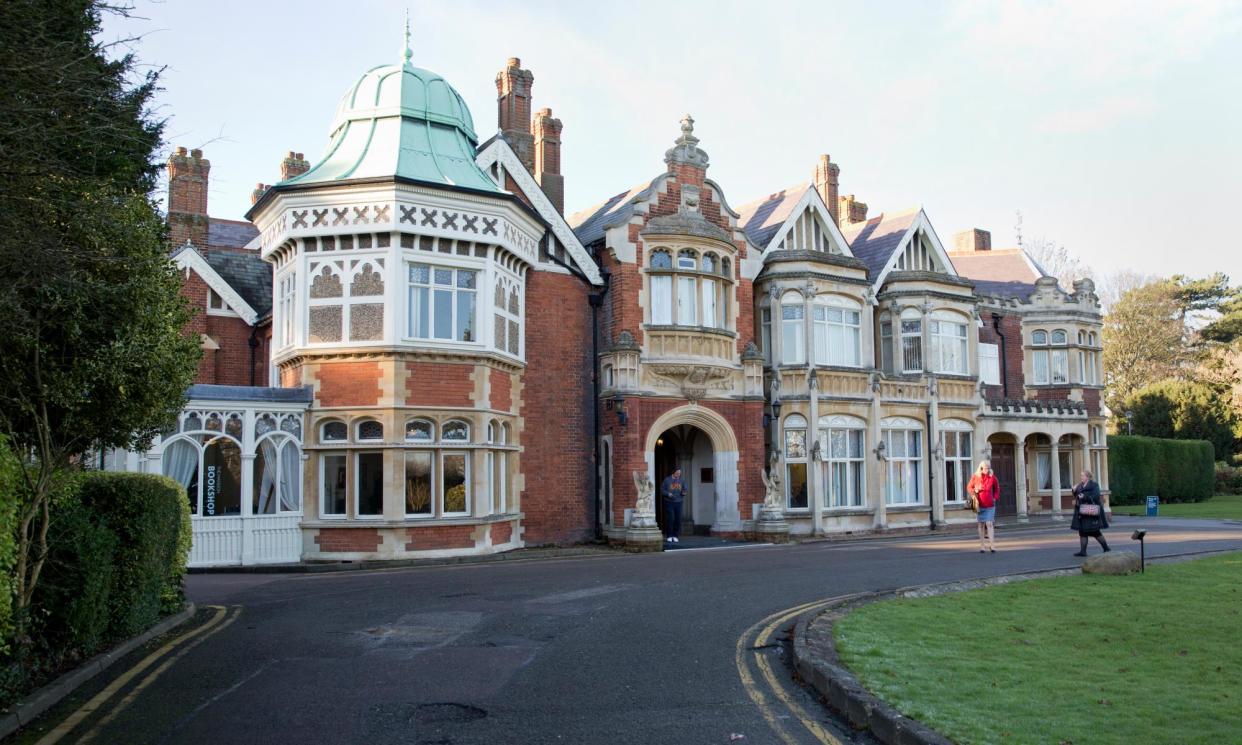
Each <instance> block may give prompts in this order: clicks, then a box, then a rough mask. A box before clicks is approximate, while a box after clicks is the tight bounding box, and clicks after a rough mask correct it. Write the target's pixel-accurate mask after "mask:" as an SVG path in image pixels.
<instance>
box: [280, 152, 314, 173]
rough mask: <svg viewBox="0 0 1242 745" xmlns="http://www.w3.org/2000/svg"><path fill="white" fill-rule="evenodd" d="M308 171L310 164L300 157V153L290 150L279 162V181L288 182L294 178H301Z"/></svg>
mask: <svg viewBox="0 0 1242 745" xmlns="http://www.w3.org/2000/svg"><path fill="white" fill-rule="evenodd" d="M309 170H310V162H309V161H307V160H306V158H303V157H302V154H301V153H295V152H293V151H292V150H290V151H289V154H288V155H286V156H285V159H284V160H282V161H280V180H281V181H288V180H289V179H291V178H293V177H295V176H301V175H302V174H303V173H306V172H307V171H309Z"/></svg>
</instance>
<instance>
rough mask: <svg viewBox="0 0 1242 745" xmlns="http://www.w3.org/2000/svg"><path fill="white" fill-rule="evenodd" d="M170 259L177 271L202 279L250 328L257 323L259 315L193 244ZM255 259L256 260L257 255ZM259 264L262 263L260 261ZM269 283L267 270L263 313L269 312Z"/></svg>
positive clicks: (269, 276)
mask: <svg viewBox="0 0 1242 745" xmlns="http://www.w3.org/2000/svg"><path fill="white" fill-rule="evenodd" d="M214 253H226V251H223V250H222V251H218V252H214ZM171 258H172V260H173V264H174V265H175V266H176V267H177V268H178V269H182V270H193V271H194V272H195V273H196V274H198V276H200V277H202V278H203V281H204V282H206V283H207V286H208V287H210V288H211V289H212V290H214V291H215V293H216V294H217V295H219V296H220V299H221V300H223V301H224V303H225V304H226V305H227V306H228V307H229V308H230V309H232V310H233V312H234V313H236V314H237V315H239V316H241V318H242V320H243V321H245V322H246V323H248V324H250V325H251V326H254V325H255V324H256V323H258V321H259V316H260V314H259V313H258V312H257V311H256V310H255V309H254V308H253V307H252V306H251V305H250V303H249V302H248V301H247V300H246V299H245V298H244V297H242V295H241V293H240V292H238V291H237V289H236V288H234V287H233V285H232V284H230V283H229V281H228V280H226V279H225V278H224V277H223V276H221V275H220V272H219V271H217V270H216V268H215V267H213V266H212V265H211V263H210V262H208V261H207V258H206V257H205V256H204V255H203V254H202V253H200V252H199V250H198V249H197V248H195V247H194V244H192V243H190V242H189V241H186V242H185V243H184V244H183V245H181V246H178V247H177V248H175V249H173V252H172V256H171ZM255 258H256V259H257V258H258V255H257V254H256V255H255ZM260 262H261V263H262V260H260ZM264 266H266V263H264ZM271 281H272V280H271V270H270V269H269V270H268V279H267V282H268V285H267V286H268V297H269V299H268V301H267V307H266V310H265V311H264V313H266V312H267V311H268V310H271V300H270V297H271Z"/></svg>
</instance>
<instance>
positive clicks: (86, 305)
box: [0, 0, 200, 609]
mask: <svg viewBox="0 0 1242 745" xmlns="http://www.w3.org/2000/svg"><path fill="white" fill-rule="evenodd" d="M103 12H120V13H125V12H127V11H126V9H125V8H117V7H116V6H112V5H106V4H105V3H102V2H96V1H94V0H7V1H6V2H4V3H0V328H3V329H4V343H3V344H2V345H0V369H2V370H4V375H2V376H0V432H3V433H4V434H6V435H8V437H9V439H10V442H11V444H12V445H13V447H14V448H15V449H16V450H17V451H18V452H20V453H21V454H22V455H23V457H24V458H25V459H26V460H27V461H28V462H29V463H30V467H29V468H28V469H26V470H25V471H24V473H25V474H26V476H25V483H24V485H23V488H22V489H21V495H20V500H19V504H18V509H17V512H18V514H17V522H18V525H17V531H16V532H17V543H18V545H17V556H16V561H15V568H14V585H15V588H14V596H15V605H16V607H17V608H18V609H22V608H24V607H26V606H28V605H29V603H30V600H31V596H32V595H33V593H34V589H35V586H36V585H37V583H38V578H39V573H40V571H41V569H42V565H43V561H44V558H45V557H46V554H47V531H48V525H49V523H50V522H51V520H53V519H54V509H55V506H54V505H53V504H51V500H50V495H51V494H52V492H53V489H54V487H55V482H56V479H57V478H58V474H61V473H63V472H64V471H65V470H66V469H68V468H70V467H71V466H72V464H73V463H74V462H75V461H76V460H77V458H78V456H80V455H81V454H82V453H84V452H87V451H88V450H91V449H92V448H109V447H130V448H141V447H144V446H146V445H147V444H149V442H150V440H151V438H152V437H153V436H154V435H155V434H156V433H157V432H158V431H159V430H160V429H161V428H162V427H164V426H166V425H167V424H168V423H170V422H172V421H174V419H175V416H176V414H177V412H178V410H179V409H180V407H181V405H182V404H183V402H184V399H183V397H184V391H185V389H186V387H187V386H188V385H189V384H190V383H191V382H192V380H193V375H194V371H195V367H196V363H197V359H198V355H199V353H200V352H199V349H198V343H197V340H195V339H190V338H187V337H186V336H185V335H184V334H183V332H182V329H183V328H184V326H185V324H186V322H187V321H188V320H189V310H188V308H187V306H186V304H185V302H184V301H183V299H182V298H181V296H180V294H179V288H180V279H179V277H178V276H177V273H176V272H175V270H174V268H173V266H172V264H171V262H170V261H169V258H168V252H167V249H166V246H165V237H164V224H163V220H162V218H161V217H160V215H159V213H158V211H157V210H156V207H155V204H154V203H153V201H152V199H151V193H152V190H153V188H154V186H155V182H156V177H157V175H158V173H159V166H158V164H157V163H156V160H155V152H156V150H157V149H158V148H159V147H160V144H161V134H162V131H163V123H162V122H161V121H159V120H157V119H155V118H153V117H152V115H151V112H150V103H151V97H152V95H153V93H154V92H155V90H156V84H157V77H158V73H156V72H148V73H146V74H143V75H139V74H138V73H137V68H138V65H137V61H136V60H135V59H134V57H133V56H131V55H128V54H126V55H121V56H119V57H113V56H112V54H111V53H112V50H111V49H109V48H107V47H105V46H103V45H101V44H100V43H99V42H98V41H97V40H96V39H97V37H98V35H99V32H100V16H101V13H103Z"/></svg>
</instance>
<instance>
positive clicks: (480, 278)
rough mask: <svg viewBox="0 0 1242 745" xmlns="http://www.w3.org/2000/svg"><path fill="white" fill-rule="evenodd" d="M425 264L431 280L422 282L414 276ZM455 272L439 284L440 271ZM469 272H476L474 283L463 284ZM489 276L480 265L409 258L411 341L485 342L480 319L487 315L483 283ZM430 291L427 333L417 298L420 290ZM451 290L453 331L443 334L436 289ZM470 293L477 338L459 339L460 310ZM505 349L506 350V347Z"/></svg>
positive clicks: (407, 281)
mask: <svg viewBox="0 0 1242 745" xmlns="http://www.w3.org/2000/svg"><path fill="white" fill-rule="evenodd" d="M416 267H417V268H425V269H426V270H427V281H426V282H425V283H424V282H419V281H416V280H415V278H414V270H415V268H416ZM437 271H441V272H445V271H447V272H452V274H451V279H450V281H449V284H447V285H445V284H439V283H437V282H436V272H437ZM461 272H469V273H471V274H473V275H474V286H473V287H461V286H460V282H461V279H460V276H459V275H460V273H461ZM484 280H485V276H484V273H483V270H482V269H481V268H480V267H478V266H476V265H473V264H472V265H468V266H459V265H457V264H449V263H431V262H427V261H416V260H411V259H407V260H406V262H405V292H406V312H405V330H404V338H405V339H406V340H408V341H415V342H424V343H427V342H430V343H434V344H463V345H470V346H483V345H484V342H483V340H482V338H481V337H482V336H483V333H482V330H483V329H482V324H481V323H480V321H479V319H480V318H481V317H484V316H483V313H482V312H481V310H480V307H479V306H480V303H479V298H480V292H479V288H480V285H482V284H483V282H484ZM420 291H422V292H425V293H426V294H427V335H426V336H423V335H421V330H420V329H419V326H421V314H420V312H419V306H418V303H417V300H416V298H417V297H418V292H420ZM438 292H448V293H449V296H450V298H451V299H450V301H449V335H448V336H447V337H441V336H437V335H436V320H437V319H436V293H438ZM464 295H469V296H471V297H470V302H471V315H472V316H473V318H472V324H471V325H472V326H473V327H474V336H475V338H473V339H458V338H457V327H458V321H459V319H458V312H459V310H460V307H461V303H462V299H461V298H462V296H464ZM483 296H484V297H486V298H487V299H488V301H489V303H490V304H492V305H495V302H494V301H493V300H492V298H491V296H490V295H488V294H486V293H484V294H483ZM502 351H503V350H502Z"/></svg>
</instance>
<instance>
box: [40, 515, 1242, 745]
mask: <svg viewBox="0 0 1242 745" xmlns="http://www.w3.org/2000/svg"><path fill="white" fill-rule="evenodd" d="M1140 524H1141V525H1142V526H1143V527H1145V528H1147V529H1148V530H1149V531H1150V533H1149V537H1148V541H1147V548H1148V555H1149V556H1154V555H1168V554H1175V553H1182V552H1187V551H1202V550H1212V549H1224V548H1234V549H1242V524H1239V523H1233V524H1229V523H1218V522H1212V521H1186V520H1169V519H1162V520H1144V519H1141V518H1118V519H1117V520H1116V521H1115V524H1114V529H1113V530H1111V531H1109V537H1110V538H1111V540H1112V542H1113V543H1114V545H1116V546H1117V547H1119V548H1129V547H1130V545H1131V541H1130V540H1129V539H1128V538H1129V533H1130V530H1132V529H1133V527H1134V526H1136V525H1140ZM1000 546H1001V551H1000V552H999V553H997V554H995V555H992V554H988V555H980V554H978V553H976V545H975V541H974V540H972V539H971V538H969V537H964V536H960V535H958V536H946V535H939V536H928V537H919V538H886V539H874V540H861V541H852V542H844V543H833V542H829V543H813V544H804V545H796V546H743V547H728V548H720V549H709V550H697V551H696V550H682V551H677V552H669V553H666V554H654V555H643V556H630V555H606V556H603V557H600V558H570V559H554V560H544V561H529V562H503V563H492V564H477V565H467V566H447V567H435V568H423V569H402V570H388V571H374V572H370V571H368V572H343V573H337V574H317V575H287V574H286V575H261V574H215V575H194V576H192V577H191V578H190V579H189V593H190V595H191V597H192V599H193V600H194V601H195V602H197V603H198V604H199V605H200V606H201V607H203V609H204V610H203V611H202V612H201V613H200V615H199V617H198V619H196V625H195V626H194V630H193V631H192V632H190V633H191V634H192V636H187V637H186V638H185V639H184V640H182V641H180V642H178V643H175V644H172V645H171V648H170V649H169V650H168V651H166V652H164V653H162V654H161V655H158V656H156V658H155V659H154V660H152V661H151V662H150V663H148V665H147V667H146V668H144V670H143V671H141V672H140V673H139V674H136V675H134V676H132V678H131V679H129V680H127V681H125V683H123V684H122V685H119V686H114V687H115V688H116V692H115V694H114V695H111V696H103V695H102V694H99V693H98V690H99V689H102V688H103V686H104V685H106V684H107V681H101V682H100V683H99V684H98V685H97V686H95V688H94V689H92V690H88V691H84V692H83V693H82V694H80V695H78V696H76V697H75V698H74V700H72V701H71V702H69V703H66V704H65V705H63V706H61V707H60V708H59V709H58V710H57V711H55V712H53V714H52V715H51V716H50V717H49V718H48V720H47V722H46V723H44V724H43V726H42V727H41V728H40V730H39V731H38V732H36V733H34V734H30V733H28V734H27V735H26V738H27V739H28V740H30V741H37V740H38V739H39V737H42V736H43V734H44V733H46V732H47V731H48V730H50V729H51V728H52V727H54V726H55V725H56V723H57V722H63V721H65V720H66V718H68V717H70V716H71V715H73V714H74V713H75V712H80V710H81V708H82V707H83V704H85V703H87V701H88V700H89V698H90V697H91V696H94V697H95V698H96V699H97V701H96V706H94V707H87V709H88V710H87V711H86V713H85V714H81V713H79V714H78V721H77V723H76V725H75V726H74V728H73V729H72V730H69V731H68V732H67V733H65V735H64V737H63V739H61V740H60V741H62V742H77V741H83V739H84V738H85V740H86V741H90V742H99V743H120V742H124V743H135V744H136V743H216V744H218V743H251V742H254V743H268V744H270V743H285V742H296V743H368V744H374V745H383V744H385V743H412V744H413V743H421V744H422V745H448V744H450V743H451V744H452V745H470V744H474V743H488V744H489V745H494V744H496V743H679V744H680V743H730V742H733V743H741V744H742V745H754V744H755V743H801V742H832V741H833V740H834V739H842V740H847V739H848V737H847V736H846V735H844V734H843V733H841V732H840V731H838V730H836V729H834V725H833V723H832V721H831V719H830V717H829V716H828V715H827V713H826V712H825V711H824V710H823V708H822V707H821V706H820V705H819V703H818V702H817V701H816V700H814V699H813V698H811V697H810V696H809V695H808V694H807V693H806V692H805V691H804V690H802V689H800V688H799V687H798V686H797V685H796V684H795V683H794V682H793V681H792V679H791V678H790V676H789V671H788V668H787V666H786V665H785V664H784V662H783V659H782V656H783V655H782V650H781V647H780V637H781V634H782V629H783V628H784V627H785V626H787V625H788V623H789V622H790V621H792V619H793V618H794V617H795V616H796V615H797V614H796V612H790V611H791V610H794V611H796V608H797V607H798V606H804V607H807V608H809V607H813V605H810V604H813V603H814V602H815V601H818V600H821V599H824V598H829V597H835V596H840V595H843V594H849V593H854V592H861V591H866V590H873V589H889V588H896V587H901V586H908V585H914V584H924V583H930V582H938V581H945V580H953V579H964V578H971V577H981V576H991V575H997V574H1006V573H1012V572H1017V571H1023V570H1031V569H1042V568H1053V567H1064V566H1072V565H1074V562H1075V561H1076V560H1075V559H1074V558H1073V557H1072V556H1071V555H1070V554H1071V553H1072V552H1073V551H1075V550H1077V539H1076V536H1074V535H1073V534H1072V533H1071V532H1070V531H1069V530H1068V527H1063V526H1061V525H1058V526H1055V527H1046V528H1045V527H1041V528H1036V529H1027V530H1023V531H1012V532H1009V533H1008V534H1002V535H1001V541H1000ZM1092 550H1093V552H1094V551H1095V550H1097V549H1095V548H1094V546H1093V548H1092ZM210 606H217V607H216V608H211V607H210ZM207 624H212V625H210V626H208V625H207ZM166 641H167V640H164V642H166ZM162 643H163V642H162ZM755 647H759V648H758V649H754V648H755ZM151 649H155V647H154V646H153V647H152V648H151ZM150 651H151V650H148V652H150ZM143 654H146V652H144V653H143ZM141 660H142V656H140V655H135V656H134V659H133V660H132V661H126V663H125V664H122V665H118V666H117V674H118V675H119V674H121V673H123V672H124V671H125V670H126V669H127V668H132V666H133V665H134V664H135V663H139V662H140V661H141ZM152 676H154V677H152ZM139 687H140V688H139ZM105 719H106V721H105ZM53 739H54V738H47V741H49V742H50V741H52V740H53Z"/></svg>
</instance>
